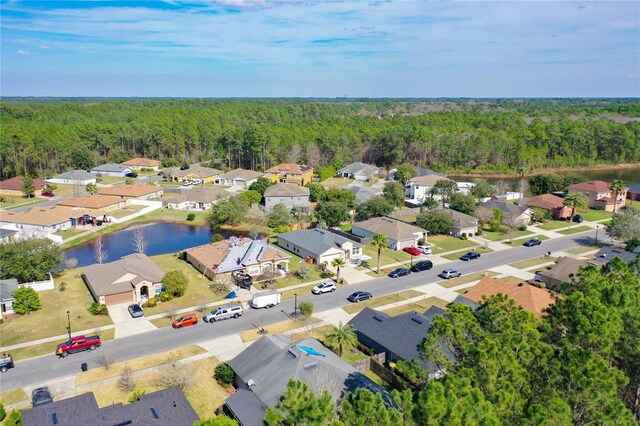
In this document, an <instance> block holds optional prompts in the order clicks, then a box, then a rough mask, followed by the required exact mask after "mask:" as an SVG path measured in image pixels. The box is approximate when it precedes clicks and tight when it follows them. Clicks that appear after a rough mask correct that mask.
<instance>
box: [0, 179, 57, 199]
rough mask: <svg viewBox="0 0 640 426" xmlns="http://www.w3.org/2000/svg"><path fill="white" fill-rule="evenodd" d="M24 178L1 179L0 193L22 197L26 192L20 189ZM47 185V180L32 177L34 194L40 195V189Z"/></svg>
mask: <svg viewBox="0 0 640 426" xmlns="http://www.w3.org/2000/svg"><path fill="white" fill-rule="evenodd" d="M23 179H24V178H23V177H22V176H16V177H12V178H11V179H7V180H3V181H2V182H0V194H1V195H16V196H18V197H24V196H25V195H26V194H25V193H24V191H23V190H22V187H23V185H24V180H23ZM47 185H49V183H48V182H45V181H43V180H42V179H33V187H34V188H35V191H34V192H33V193H34V194H35V195H42V190H43V189H45V188H46V187H47Z"/></svg>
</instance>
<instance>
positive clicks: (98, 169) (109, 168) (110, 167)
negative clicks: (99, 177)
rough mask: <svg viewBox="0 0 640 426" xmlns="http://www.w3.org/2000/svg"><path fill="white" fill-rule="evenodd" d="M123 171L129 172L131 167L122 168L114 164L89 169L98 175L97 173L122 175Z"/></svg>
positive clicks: (120, 165)
mask: <svg viewBox="0 0 640 426" xmlns="http://www.w3.org/2000/svg"><path fill="white" fill-rule="evenodd" d="M125 170H131V167H129V166H123V165H122V164H116V163H107V164H101V165H100V166H97V167H94V168H93V169H91V171H92V172H96V173H99V172H110V173H122V172H124V171H125Z"/></svg>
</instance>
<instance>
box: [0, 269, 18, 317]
mask: <svg viewBox="0 0 640 426" xmlns="http://www.w3.org/2000/svg"><path fill="white" fill-rule="evenodd" d="M18 287H20V286H19V285H18V280H16V279H15V278H10V279H8V280H0V318H1V317H2V316H4V315H11V314H13V313H14V312H13V292H14V291H16V290H17V289H18Z"/></svg>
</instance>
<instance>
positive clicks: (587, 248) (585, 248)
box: [565, 246, 599, 254]
mask: <svg viewBox="0 0 640 426" xmlns="http://www.w3.org/2000/svg"><path fill="white" fill-rule="evenodd" d="M598 249H599V247H597V246H578V247H573V248H570V249H568V250H565V251H566V252H567V253H571V254H583V253H588V252H590V251H594V250H598Z"/></svg>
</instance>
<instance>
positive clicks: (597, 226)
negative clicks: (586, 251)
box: [596, 225, 600, 245]
mask: <svg viewBox="0 0 640 426" xmlns="http://www.w3.org/2000/svg"><path fill="white" fill-rule="evenodd" d="M598 228H600V225H596V245H598Z"/></svg>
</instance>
